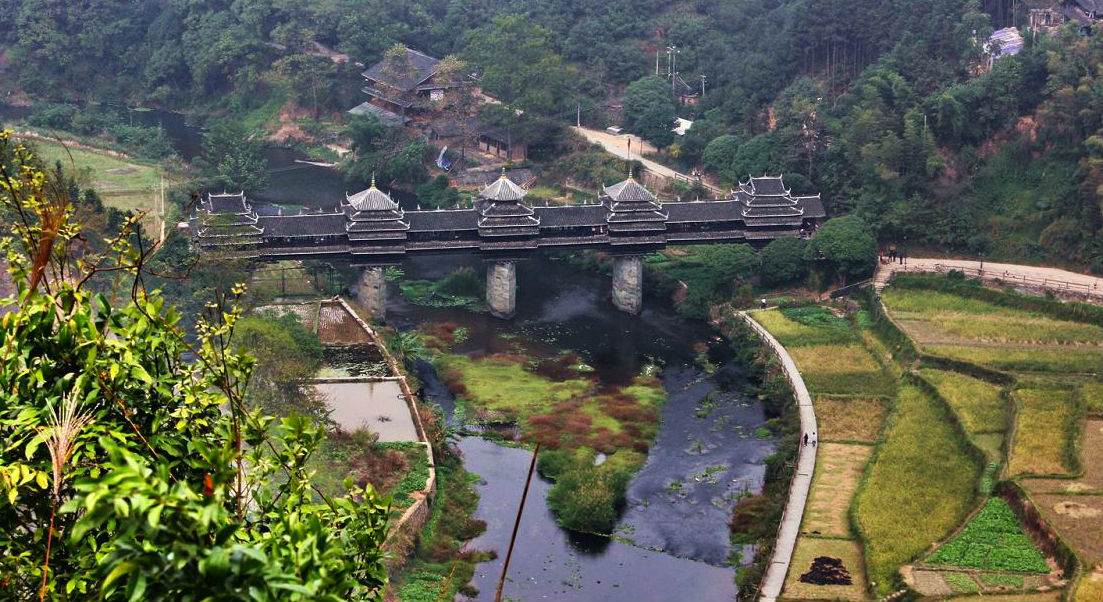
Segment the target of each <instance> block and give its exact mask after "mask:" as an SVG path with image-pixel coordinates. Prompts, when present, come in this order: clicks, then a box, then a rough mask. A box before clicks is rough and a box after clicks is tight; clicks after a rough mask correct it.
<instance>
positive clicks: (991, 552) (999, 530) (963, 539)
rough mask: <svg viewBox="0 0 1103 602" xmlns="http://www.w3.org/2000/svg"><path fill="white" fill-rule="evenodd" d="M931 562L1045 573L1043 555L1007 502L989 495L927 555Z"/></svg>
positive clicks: (1045, 565)
mask: <svg viewBox="0 0 1103 602" xmlns="http://www.w3.org/2000/svg"><path fill="white" fill-rule="evenodd" d="M927 562H930V563H931V564H944V565H948V566H956V567H962V568H969V569H983V570H990V571H1015V572H1025V573H1048V572H1049V565H1047V564H1046V559H1045V556H1043V555H1042V553H1041V552H1039V551H1038V548H1037V547H1035V545H1034V542H1033V541H1031V540H1030V537H1028V536H1027V535H1026V534H1025V533H1023V529H1022V527H1021V526H1020V525H1019V519H1018V517H1016V516H1015V513H1014V512H1012V511H1011V507H1010V506H1008V505H1007V502H1005V501H1003V500H1001V499H999V498H992V499H990V500H988V501H987V502H985V504H984V509H983V510H981V511H980V513H979V514H977V515H976V516H974V517H973V519H972V520H970V521H969V524H967V525H965V529H963V530H962V531H961V533H959V534H958V535H957V537H955V538H953V539H952V540H950V541H949V542H947V543H945V544H943V545H942V546H941V547H939V548H938V549H937V550H935V553H934V554H931V556H930V557H929V558H927Z"/></svg>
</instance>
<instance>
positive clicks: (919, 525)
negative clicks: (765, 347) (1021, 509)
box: [752, 285, 1103, 601]
mask: <svg viewBox="0 0 1103 602" xmlns="http://www.w3.org/2000/svg"><path fill="white" fill-rule="evenodd" d="M924 286H925V285H924ZM976 296H978V295H972V294H971V293H970V292H968V291H964V292H962V293H961V295H960V296H959V295H955V294H949V293H945V292H940V291H937V290H927V289H922V288H916V287H915V286H914V285H910V286H906V287H904V286H902V287H900V288H897V289H894V288H892V287H891V286H890V287H889V288H888V289H886V290H885V291H884V293H883V297H882V299H883V302H884V307H885V309H886V310H887V311H888V313H889V315H890V316H891V322H875V324H874V326H873V327H871V328H866V327H865V325H868V324H869V320H867V319H865V318H864V317H863V316H862V315H857V317H855V314H851V315H850V316H849V317H848V316H846V315H844V314H843V313H842V312H841V311H839V310H838V309H829V308H825V307H812V308H801V309H797V310H793V309H788V310H780V311H779V310H772V311H761V312H753V314H752V316H753V317H754V318H755V319H757V320H759V321H760V322H761V323H762V324H763V325H764V326H765V327H766V328H767V329H768V330H770V332H771V333H772V334H774V336H776V337H777V338H778V340H779V341H781V342H782V344H784V345H785V346H786V349H787V351H788V352H789V354H790V355H791V356H792V358H793V360H794V362H795V363H796V364H797V367H798V369H799V370H800V372H801V375H802V377H803V378H804V380H805V383H806V384H807V385H808V388H809V390H810V392H811V393H812V394H813V404H814V406H815V410H816V417H817V421H818V424H819V429H820V432H819V441H820V445H819V449H818V454H817V465H816V473H815V475H814V477H813V480H812V486H811V490H810V491H809V496H808V500H807V503H806V506H805V514H804V518H803V522H802V525H801V535H800V537H799V538H798V541H797V549H796V552H795V553H794V557H793V561H792V564H791V565H790V570H789V574H788V575H787V579H786V583H785V586H784V589H783V590H782V594H781V598H782V599H786V600H813V599H814V600H832V599H840V600H861V599H867V598H868V597H870V596H877V597H880V596H885V595H888V594H891V593H892V592H893V591H896V588H898V587H899V583H900V581H899V576H900V574H901V573H902V574H903V577H904V582H905V583H906V584H907V585H908V586H909V587H911V588H913V589H915V590H917V591H918V592H920V594H921V595H923V596H925V597H940V598H941V597H953V598H954V599H960V600H969V599H974V598H975V597H977V596H984V597H985V599H991V596H993V595H999V594H1005V597H1004V598H1003V599H1005V600H1016V601H1017V600H1057V599H1062V596H1063V595H1064V594H1063V593H1062V590H1063V588H1064V586H1065V582H1064V581H1062V578H1063V577H1067V575H1063V573H1062V571H1061V569H1060V568H1057V567H1058V564H1057V563H1056V562H1055V561H1054V560H1053V559H1051V558H1046V557H1044V556H1043V555H1042V554H1041V552H1040V551H1039V550H1041V549H1044V548H1040V547H1038V545H1037V542H1035V541H1034V540H1033V539H1032V536H1030V535H1028V532H1027V531H1024V529H1023V528H1022V526H1021V525H1020V524H1019V519H1018V516H1017V515H1016V514H1015V513H1014V512H1012V511H1011V510H1010V509H1009V506H1008V505H1007V504H1006V503H1004V501H1003V500H1001V499H999V498H993V497H989V495H990V494H989V492H990V491H992V489H993V485H994V484H995V483H997V482H998V481H1000V480H1001V479H1013V480H1016V481H1018V482H1019V483H1020V484H1021V485H1022V487H1024V488H1025V490H1026V492H1027V495H1029V497H1030V501H1031V502H1033V506H1035V507H1037V509H1038V511H1039V512H1040V513H1041V516H1042V518H1043V519H1044V520H1045V521H1046V522H1048V523H1049V524H1050V525H1051V526H1052V527H1054V528H1055V529H1056V531H1057V533H1058V534H1059V536H1060V537H1061V538H1062V539H1063V540H1064V541H1065V542H1066V543H1068V544H1069V545H1070V546H1071V547H1072V548H1073V549H1074V550H1075V552H1076V554H1077V556H1078V558H1079V559H1080V562H1081V563H1082V565H1083V566H1084V567H1086V569H1087V570H1086V571H1085V574H1084V575H1085V576H1084V577H1083V578H1082V580H1081V583H1080V584H1078V591H1077V593H1076V594H1075V596H1076V599H1083V600H1093V599H1094V598H1092V597H1091V596H1093V595H1095V593H1096V592H1098V591H1103V568H1098V569H1096V570H1094V571H1093V570H1092V567H1093V565H1100V563H1103V528H1100V527H1099V525H1100V524H1103V379H1101V378H1100V373H1101V371H1103V362H1101V361H1100V360H1103V326H1101V324H1103V321H1098V323H1097V321H1096V318H1092V317H1091V314H1090V312H1089V313H1085V312H1080V313H1077V311H1079V310H1077V311H1065V310H1064V309H1062V308H1057V309H1054V306H1053V305H1052V304H1051V305H1048V306H1047V305H1046V304H1045V303H1038V302H1028V303H1020V302H1018V301H1016V300H1015V299H1014V298H1012V297H1009V298H1007V299H1003V298H999V297H996V298H994V297H992V296H991V295H990V294H988V293H986V294H985V295H979V296H981V297H984V298H985V299H987V300H979V299H977V298H973V297H976ZM1020 307H1030V308H1040V309H1038V310H1037V311H1034V310H1033V309H1032V310H1030V311H1028V310H1025V309H1020ZM1047 312H1049V313H1047ZM874 313H875V314H876V312H874ZM1051 313H1052V315H1050V314H1051ZM1055 316H1063V317H1069V316H1072V317H1074V318H1076V319H1080V318H1081V316H1087V317H1085V318H1084V319H1085V320H1086V321H1085V322H1079V321H1073V320H1071V319H1058V318H1057V317H1055ZM874 319H875V320H876V319H878V318H876V316H874ZM893 324H895V325H896V326H898V327H899V328H900V330H902V333H903V336H904V337H906V338H910V339H911V341H912V342H913V343H914V344H915V346H916V348H918V349H919V350H920V352H921V353H920V356H919V358H918V361H915V362H913V361H912V359H911V357H910V356H907V355H904V356H902V357H907V358H908V361H907V362H901V361H899V359H898V358H896V357H894V355H895V354H894V352H893V350H894V349H901V348H905V349H906V348H907V347H906V346H905V347H900V346H899V340H900V335H898V334H891V333H888V332H885V331H884V329H883V327H882V325H888V326H887V327H888V328H890V329H891V328H893V326H892V325H893ZM894 337H895V338H894ZM893 341H896V342H893ZM940 358H946V359H950V360H956V361H946V359H940ZM992 370H997V371H1000V372H1001V373H1002V374H1000V373H995V372H992ZM1085 414H1086V415H1087V417H1088V420H1087V421H1084V420H1082V417H1083V416H1085ZM982 509H983V511H981V510H982ZM978 512H979V513H978ZM967 517H972V518H970V520H969V521H966V518H967ZM966 523H967V524H966ZM855 525H856V526H857V527H858V528H859V529H860V533H856V532H854V530H853V529H854V526H855ZM824 558H826V559H828V560H829V561H830V562H835V561H836V560H837V561H838V562H839V563H841V564H842V565H844V566H845V567H846V569H847V572H848V574H849V576H850V578H851V579H852V580H856V579H857V578H858V577H859V574H860V575H861V578H863V579H864V580H865V587H857V583H856V582H855V581H851V582H850V583H847V584H843V583H837V584H825V583H824V582H823V581H822V579H821V580H820V581H817V579H818V577H817V572H816V570H814V569H816V567H820V568H822V566H821V565H822V562H821V561H822V560H823V559H824ZM859 563H860V565H861V566H860V569H861V571H860V572H859ZM814 565H815V566H814ZM1100 566H1103V565H1100ZM817 570H818V569H817ZM802 577H804V579H802ZM821 577H822V575H821Z"/></svg>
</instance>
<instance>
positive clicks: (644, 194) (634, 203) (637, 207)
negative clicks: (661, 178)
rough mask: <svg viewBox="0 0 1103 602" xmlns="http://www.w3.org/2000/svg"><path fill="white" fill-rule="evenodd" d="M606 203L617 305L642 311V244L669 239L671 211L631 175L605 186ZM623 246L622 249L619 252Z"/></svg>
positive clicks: (604, 203) (632, 310)
mask: <svg viewBox="0 0 1103 602" xmlns="http://www.w3.org/2000/svg"><path fill="white" fill-rule="evenodd" d="M602 204H603V205H605V208H606V210H607V213H606V215H605V223H606V227H607V228H608V232H609V243H610V245H612V246H613V248H614V251H613V253H614V254H615V256H614V258H613V305H615V306H616V307H617V309H619V310H621V311H623V312H626V313H630V314H638V313H640V309H641V308H642V307H643V259H642V254H641V253H640V250H639V249H640V246H641V245H656V244H659V245H661V244H664V243H665V242H666V220H667V217H668V216H667V214H666V213H664V212H663V207H662V203H661V202H660V201H659V199H658V197H656V196H655V195H654V194H652V193H651V191H649V190H648V189H647V188H645V187H644V186H643V184H640V183H639V182H637V181H636V179H635V178H634V177H632V173H631V172H629V174H628V179H627V180H624V181H622V182H618V183H616V184H613V185H612V186H605V187H603V189H602ZM618 248H619V252H618Z"/></svg>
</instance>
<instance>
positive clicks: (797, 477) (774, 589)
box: [738, 311, 817, 602]
mask: <svg viewBox="0 0 1103 602" xmlns="http://www.w3.org/2000/svg"><path fill="white" fill-rule="evenodd" d="M738 315H739V317H740V318H742V319H743V320H745V321H746V322H747V324H750V325H751V328H754V330H755V332H757V333H758V335H759V336H760V337H762V340H764V341H766V343H767V344H769V345H770V348H771V349H773V350H774V353H775V354H776V355H777V357H778V359H779V360H781V365H782V368H784V369H785V374H786V376H788V377H789V383H790V384H791V385H792V386H793V394H794V395H795V396H796V400H797V410H798V411H799V413H800V430H801V433H802V435H803V434H808V435H809V436H811V434H812V433H815V432H816V430H817V427H816V413H815V411H814V410H813V409H812V396H811V395H809V394H808V387H806V386H805V385H804V379H803V378H801V376H800V371H798V370H797V365H796V363H794V362H793V358H791V357H789V352H788V351H786V350H785V347H783V346H782V345H781V343H779V342H778V340H777V339H775V338H774V337H773V335H771V334H770V333H769V332H768V331H767V330H766V329H765V328H763V327H762V325H761V324H759V323H758V322H757V321H755V319H754V318H752V317H751V316H749V315H747V313H746V312H742V311H741V312H738ZM816 449H817V446H815V445H802V446H801V447H800V453H799V455H798V456H797V470H796V473H794V474H793V480H792V482H791V483H790V484H789V501H788V502H786V504H785V512H784V514H782V515H781V524H780V525H779V526H778V534H777V542H776V543H775V544H774V555H773V557H772V558H771V559H770V565H769V566H768V567H766V574H765V575H764V576H763V578H762V586H761V588H762V589H761V591H760V593H759V598H758V599H759V600H760V601H761V602H775V601H776V600H777V597H778V596H779V595H780V594H781V588H782V586H783V585H785V577H786V575H788V573H789V563H790V562H791V561H792V559H793V550H794V549H795V548H796V546H797V535H799V534H800V523H801V520H802V519H803V518H804V505H805V503H806V502H807V501H808V490H809V489H811V487H812V474H813V473H814V472H815V470H816Z"/></svg>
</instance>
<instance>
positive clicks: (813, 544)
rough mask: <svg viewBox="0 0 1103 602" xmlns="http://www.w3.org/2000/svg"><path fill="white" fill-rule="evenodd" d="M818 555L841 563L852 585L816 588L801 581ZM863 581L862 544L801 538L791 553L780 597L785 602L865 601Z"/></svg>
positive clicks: (818, 538) (849, 541)
mask: <svg viewBox="0 0 1103 602" xmlns="http://www.w3.org/2000/svg"><path fill="white" fill-rule="evenodd" d="M821 556H826V557H828V558H838V559H839V560H841V561H842V566H843V568H844V569H845V570H846V571H847V572H848V573H849V575H850V579H851V584H850V585H818V584H815V583H805V582H803V581H801V580H800V577H801V575H803V574H805V573H807V572H808V571H809V569H811V568H812V563H813V562H814V561H815V559H816V558H819V557H821ZM865 582H866V580H865V575H864V574H863V562H862V546H861V544H859V543H858V542H856V541H852V540H848V539H827V538H821V537H801V538H800V539H798V540H797V547H796V549H795V550H793V559H792V562H791V563H790V566H789V575H788V576H787V577H786V579H785V587H784V588H783V589H782V590H781V597H782V598H783V599H786V600H855V601H858V600H868V599H869V596H868V595H867V594H866V588H865Z"/></svg>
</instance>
